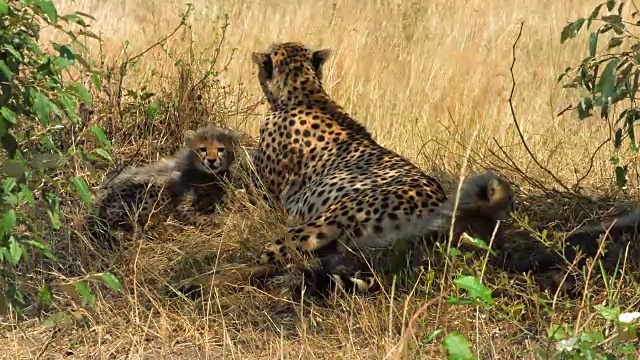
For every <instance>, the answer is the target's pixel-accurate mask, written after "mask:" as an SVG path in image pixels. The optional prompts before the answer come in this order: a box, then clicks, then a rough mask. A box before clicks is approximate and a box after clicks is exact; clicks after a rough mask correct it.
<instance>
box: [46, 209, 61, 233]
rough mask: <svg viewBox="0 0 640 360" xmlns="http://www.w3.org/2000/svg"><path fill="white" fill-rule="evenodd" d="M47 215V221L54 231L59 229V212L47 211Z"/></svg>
mask: <svg viewBox="0 0 640 360" xmlns="http://www.w3.org/2000/svg"><path fill="white" fill-rule="evenodd" d="M47 215H49V220H50V221H51V226H53V228H54V229H56V230H57V229H60V228H61V227H62V222H61V221H60V212H58V211H57V210H51V209H47Z"/></svg>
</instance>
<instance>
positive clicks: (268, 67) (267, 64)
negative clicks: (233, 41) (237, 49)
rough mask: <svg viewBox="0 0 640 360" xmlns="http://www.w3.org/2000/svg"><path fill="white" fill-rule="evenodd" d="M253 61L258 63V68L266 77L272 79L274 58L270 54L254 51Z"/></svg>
mask: <svg viewBox="0 0 640 360" xmlns="http://www.w3.org/2000/svg"><path fill="white" fill-rule="evenodd" d="M251 61H253V63H254V64H256V65H258V70H259V71H260V73H261V74H264V76H265V78H267V79H271V78H272V77H273V60H271V56H269V54H265V53H261V52H254V53H252V54H251Z"/></svg>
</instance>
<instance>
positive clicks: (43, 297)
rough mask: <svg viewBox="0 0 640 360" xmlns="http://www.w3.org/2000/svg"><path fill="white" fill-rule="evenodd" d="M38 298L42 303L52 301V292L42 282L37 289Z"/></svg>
mask: <svg viewBox="0 0 640 360" xmlns="http://www.w3.org/2000/svg"><path fill="white" fill-rule="evenodd" d="M38 300H39V301H40V304H42V305H51V303H52V302H53V294H51V290H50V289H49V287H48V286H47V284H42V285H41V286H40V289H38Z"/></svg>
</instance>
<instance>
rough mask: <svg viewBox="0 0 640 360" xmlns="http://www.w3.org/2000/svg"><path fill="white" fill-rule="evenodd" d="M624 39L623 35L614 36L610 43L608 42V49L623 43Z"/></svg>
mask: <svg viewBox="0 0 640 360" xmlns="http://www.w3.org/2000/svg"><path fill="white" fill-rule="evenodd" d="M622 40H623V39H622V38H621V37H612V38H611V40H609V44H607V49H613V48H614V47H618V46H620V45H622Z"/></svg>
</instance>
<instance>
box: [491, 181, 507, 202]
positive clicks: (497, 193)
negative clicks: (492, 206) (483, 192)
mask: <svg viewBox="0 0 640 360" xmlns="http://www.w3.org/2000/svg"><path fill="white" fill-rule="evenodd" d="M506 195H507V194H505V191H504V189H503V188H502V186H501V184H500V181H499V180H498V179H497V178H495V177H492V178H491V180H489V182H488V183H487V200H488V201H489V202H490V203H497V202H499V201H501V200H503V199H504V198H505V196H506Z"/></svg>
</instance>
